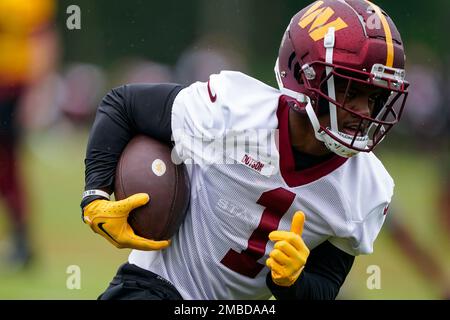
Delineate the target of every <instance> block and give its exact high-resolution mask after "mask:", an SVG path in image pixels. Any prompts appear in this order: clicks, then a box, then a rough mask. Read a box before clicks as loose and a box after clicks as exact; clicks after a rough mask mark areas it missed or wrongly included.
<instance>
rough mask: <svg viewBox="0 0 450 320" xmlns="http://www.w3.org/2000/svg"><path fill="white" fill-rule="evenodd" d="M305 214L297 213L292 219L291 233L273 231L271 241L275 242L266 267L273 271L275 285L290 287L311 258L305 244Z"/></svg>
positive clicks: (270, 235)
mask: <svg viewBox="0 0 450 320" xmlns="http://www.w3.org/2000/svg"><path fill="white" fill-rule="evenodd" d="M304 223H305V214H304V213H303V212H301V211H297V212H296V213H295V214H294V217H293V218H292V224H291V231H280V230H277V231H272V232H271V233H270V234H269V239H270V240H271V241H274V242H275V245H274V247H273V250H272V251H271V252H270V255H269V256H270V257H269V258H268V259H267V260H266V265H267V266H268V267H269V268H270V270H272V274H271V275H272V280H273V282H274V283H275V284H277V285H279V286H283V287H289V286H291V285H293V284H294V282H295V281H296V280H297V278H298V277H299V276H300V274H301V272H302V270H303V268H304V266H305V264H306V259H307V258H308V256H309V249H308V247H307V246H306V244H305V243H304V242H303V239H302V233H303V224H304Z"/></svg>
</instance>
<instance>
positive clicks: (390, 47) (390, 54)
mask: <svg viewBox="0 0 450 320" xmlns="http://www.w3.org/2000/svg"><path fill="white" fill-rule="evenodd" d="M366 2H367V3H369V5H370V6H371V7H372V8H373V9H374V10H375V13H376V14H377V16H378V18H380V21H381V24H382V25H383V29H384V33H385V35H386V45H387V60H386V66H387V67H390V68H392V67H393V66H394V42H393V41H392V32H391V28H390V27H389V22H388V21H387V19H386V17H385V16H384V14H383V13H382V12H381V9H380V7H378V6H377V5H375V4H373V3H372V2H370V1H367V0H366Z"/></svg>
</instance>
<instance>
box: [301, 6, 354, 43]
mask: <svg viewBox="0 0 450 320" xmlns="http://www.w3.org/2000/svg"><path fill="white" fill-rule="evenodd" d="M322 4H323V1H318V2H316V3H315V4H314V5H312V6H311V8H309V9H308V11H306V13H305V14H304V15H303V16H302V17H301V18H300V21H299V23H298V25H299V26H300V27H301V28H302V29H305V28H306V27H307V26H309V25H311V27H310V28H309V36H310V37H311V38H312V39H313V40H314V41H319V40H322V39H323V38H325V34H326V33H327V31H328V29H329V28H331V27H334V28H335V31H338V30H341V29H345V28H347V27H348V25H347V24H346V23H345V22H344V20H342V19H341V18H336V19H335V20H333V21H331V22H328V21H329V20H330V19H331V17H332V16H333V15H334V10H333V9H331V8H330V7H326V8H325V7H324V8H319V7H320V6H321V5H322ZM327 22H328V23H327Z"/></svg>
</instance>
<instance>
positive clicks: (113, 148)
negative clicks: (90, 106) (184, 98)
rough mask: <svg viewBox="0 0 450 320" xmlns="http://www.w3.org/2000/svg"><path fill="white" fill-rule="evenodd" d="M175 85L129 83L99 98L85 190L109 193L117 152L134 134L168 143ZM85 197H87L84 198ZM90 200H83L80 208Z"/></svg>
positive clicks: (86, 171) (90, 139)
mask: <svg viewBox="0 0 450 320" xmlns="http://www.w3.org/2000/svg"><path fill="white" fill-rule="evenodd" d="M182 88H183V87H182V86H180V85H176V84H133V85H125V86H122V87H119V88H116V89H113V90H111V91H110V92H109V93H108V94H107V95H106V96H105V97H104V98H103V100H102V101H101V103H100V105H99V107H98V110H97V114H96V117H95V121H94V124H93V126H92V129H91V132H90V136H89V141H88V145H87V150H86V159H85V167H86V169H85V190H90V189H103V190H106V191H108V192H109V193H111V192H112V189H113V183H114V174H115V170H116V166H117V162H118V160H119V157H120V154H121V153H122V151H123V149H124V148H125V146H126V145H127V143H128V142H129V141H130V140H131V138H132V137H133V136H134V135H136V134H146V135H148V136H151V137H153V138H156V139H158V140H160V141H162V142H165V143H167V144H170V143H171V135H172V129H171V113H172V104H173V101H174V100H175V97H176V95H177V94H178V93H179V92H180V90H181V89H182ZM88 200H89V199H88ZM86 202H87V203H88V202H90V201H83V203H82V207H84V206H85V205H86V204H87V203H86Z"/></svg>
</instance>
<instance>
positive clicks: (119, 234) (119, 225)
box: [83, 193, 170, 251]
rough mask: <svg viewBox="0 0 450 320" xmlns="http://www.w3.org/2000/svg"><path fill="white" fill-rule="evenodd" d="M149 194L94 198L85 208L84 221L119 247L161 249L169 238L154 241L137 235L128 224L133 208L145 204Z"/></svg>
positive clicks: (147, 249) (168, 242) (167, 242)
mask: <svg viewBox="0 0 450 320" xmlns="http://www.w3.org/2000/svg"><path fill="white" fill-rule="evenodd" d="M148 201H149V196H148V195H147V194H145V193H139V194H135V195H132V196H131V197H128V198H126V199H124V200H120V201H109V200H94V201H92V202H91V203H90V204H88V205H87V206H86V208H85V209H84V216H83V217H84V221H85V222H86V223H87V224H89V226H90V227H91V229H92V230H93V231H94V232H95V233H98V234H100V235H101V236H103V237H104V238H105V239H106V240H108V241H109V242H111V243H112V244H113V245H114V246H115V247H117V248H131V249H137V250H146V251H149V250H160V249H163V248H165V247H167V246H168V245H169V244H170V241H168V240H162V241H154V240H149V239H145V238H143V237H140V236H138V235H136V234H135V233H134V231H133V229H132V228H131V226H130V225H129V224H128V221H127V220H128V216H129V214H130V212H131V210H133V209H136V208H138V207H140V206H143V205H145V204H146V203H147V202H148Z"/></svg>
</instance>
